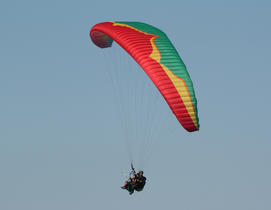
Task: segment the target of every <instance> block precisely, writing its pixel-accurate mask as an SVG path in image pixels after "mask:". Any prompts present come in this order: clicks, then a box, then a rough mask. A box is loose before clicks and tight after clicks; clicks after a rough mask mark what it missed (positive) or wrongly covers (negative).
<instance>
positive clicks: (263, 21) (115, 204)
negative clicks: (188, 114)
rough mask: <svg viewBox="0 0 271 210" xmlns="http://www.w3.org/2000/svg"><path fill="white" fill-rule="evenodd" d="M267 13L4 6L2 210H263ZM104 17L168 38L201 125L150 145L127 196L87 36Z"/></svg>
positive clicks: (0, 15)
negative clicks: (139, 179)
mask: <svg viewBox="0 0 271 210" xmlns="http://www.w3.org/2000/svg"><path fill="white" fill-rule="evenodd" d="M270 10H271V3H270V1H261V0H259V1H250V0H246V1H245V0H243V1H241V0H240V1H238V0H227V1H220V0H217V1H215V0H213V1H211V0H206V1H182V0H176V1H160V0H157V1H147V0H144V1H143V0H136V1H127V0H126V1H120V0H114V1H96V0H85V1H79V0H78V1H70V0H65V1H64V0H55V1H52V0H47V1H40V0H32V1H31V0H24V1H19V0H18V1H13V0H9V1H7V0H2V1H1V2H0V26H1V33H0V58H1V60H0V98H1V103H0V209H3V210H18V209H20V210H48V209H50V210H60V209H65V210H74V209H76V210H81V209H82V210H83V209H84V210H85V209H91V210H92V209H95V210H97V209H118V210H119V209H131V210H133V209H138V208H140V209H148V210H149V209H156V210H164V209H183V210H218V209H219V210H229V209H231V210H255V209H260V210H269V209H271V199H270V197H271V180H270V177H271V167H270V162H271V152H270V151H271V142H270V140H271V134H270V131H269V130H270V128H269V125H270V120H269V119H270V117H271V112H270V107H271V99H270V91H271V87H270V83H269V81H270V78H271V71H270V70H271V64H270V61H271V56H270V55H271V54H270V49H271V40H270V37H271V27H270V20H271V13H270ZM104 21H141V22H146V23H149V24H152V25H155V26H157V27H159V28H160V29H162V30H163V31H164V32H166V34H167V35H168V37H169V38H170V40H171V41H172V42H173V43H174V45H175V46H176V48H177V50H178V51H179V52H180V55H181V57H182V58H183V60H184V62H185V64H186V65H187V68H188V70H189V73H190V76H191V78H192V80H193V82H194V86H195V89H196V95H197V99H198V107H199V118H200V125H201V130H200V131H199V132H198V133H192V134H190V133H187V132H186V131H185V130H184V129H182V128H181V127H180V128H179V130H177V132H176V131H175V132H174V134H173V135H169V136H167V135H164V136H165V137H163V138H160V139H159V140H158V141H157V144H156V145H155V148H153V150H154V151H153V153H152V158H151V160H150V162H149V164H148V167H146V170H145V174H146V176H147V178H148V183H147V185H146V189H145V190H144V191H143V192H141V193H136V194H135V195H133V196H129V195H128V194H127V193H126V192H124V191H122V190H121V189H120V188H119V187H120V185H121V184H122V182H123V180H124V179H123V177H122V175H121V173H122V172H127V170H128V169H129V165H128V164H129V160H128V156H127V152H126V151H125V147H124V146H123V144H124V143H123V141H122V140H121V137H120V132H119V131H118V129H117V127H118V126H117V124H118V123H117V120H118V119H116V115H115V108H114V107H113V106H111V99H112V97H111V98H110V96H108V97H109V98H107V97H106V96H107V95H106V94H107V93H108V90H109V89H110V88H111V87H110V84H109V83H107V82H106V79H105V78H104V73H103V72H102V71H101V69H102V68H101V63H103V59H102V57H101V53H99V52H98V51H99V49H98V48H97V47H96V46H95V45H93V44H92V42H91V41H90V39H89V30H90V28H91V27H92V26H93V25H94V24H96V23H99V22H104ZM112 104H113V102H112ZM158 111H162V109H161V110H159V109H158ZM171 119H173V118H171ZM176 123H177V122H176V121H175V120H172V121H171V124H170V125H172V126H176V125H177V124H176ZM161 132H162V133H163V130H162V131H161ZM165 134H166V130H165Z"/></svg>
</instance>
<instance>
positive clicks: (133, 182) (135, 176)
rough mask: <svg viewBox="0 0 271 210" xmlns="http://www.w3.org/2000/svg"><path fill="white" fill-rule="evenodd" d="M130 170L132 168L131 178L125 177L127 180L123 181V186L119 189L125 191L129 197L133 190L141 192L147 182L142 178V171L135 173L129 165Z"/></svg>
mask: <svg viewBox="0 0 271 210" xmlns="http://www.w3.org/2000/svg"><path fill="white" fill-rule="evenodd" d="M131 168H132V172H131V173H132V176H130V177H128V176H127V179H128V180H127V181H125V182H124V185H123V186H122V187H121V189H124V190H127V191H128V192H129V194H130V195H132V194H133V193H134V191H135V190H136V191H138V192H140V191H142V190H143V188H144V186H145V184H146V180H147V178H146V177H145V176H143V174H144V172H143V171H139V172H138V173H137V172H136V171H135V169H134V167H133V164H131Z"/></svg>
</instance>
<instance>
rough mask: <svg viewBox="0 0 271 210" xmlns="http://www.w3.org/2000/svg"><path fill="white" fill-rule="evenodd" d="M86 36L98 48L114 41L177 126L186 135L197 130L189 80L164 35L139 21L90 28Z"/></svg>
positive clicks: (109, 44) (174, 50)
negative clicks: (157, 94) (138, 68)
mask: <svg viewBox="0 0 271 210" xmlns="http://www.w3.org/2000/svg"><path fill="white" fill-rule="evenodd" d="M90 37H91V39H92V41H93V42H94V44H96V45H97V46H98V47H100V48H107V47H111V45H112V42H113V40H114V41H116V42H117V43H118V44H119V45H120V46H121V47H122V48H123V49H124V50H126V51H127V52H128V53H129V54H130V55H131V56H132V57H133V58H134V60H135V61H136V62H137V63H138V64H139V65H140V66H141V67H142V69H143V70H144V71H145V73H146V74H147V75H148V76H149V78H150V79H151V80H152V82H153V83H154V85H155V86H156V87H157V88H158V90H159V91H160V93H161V94H162V96H163V97H164V99H165V100H166V102H167V103H168V105H169V107H170V109H171V110H172V112H173V113H174V115H175V116H176V118H177V119H178V121H179V122H180V123H181V125H182V126H183V127H184V128H185V129H186V130H187V131H189V132H193V131H197V130H199V119H198V111H197V100H196V97H195V93H194V88H193V84H192V81H191V79H190V76H189V74H188V72H187V69H186V66H185V64H184V63H183V61H182V59H181V58H180V56H179V54H178V52H177V51H176V49H175V47H174V46H173V45H172V43H171V42H170V40H169V39H168V37H167V36H166V34H165V33H164V32H162V31H161V30H159V29H158V28H156V27H153V26H151V25H148V24H145V23H140V22H104V23H99V24H97V25H95V26H93V28H92V29H91V31H90Z"/></svg>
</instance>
